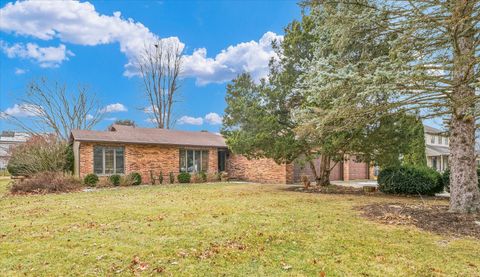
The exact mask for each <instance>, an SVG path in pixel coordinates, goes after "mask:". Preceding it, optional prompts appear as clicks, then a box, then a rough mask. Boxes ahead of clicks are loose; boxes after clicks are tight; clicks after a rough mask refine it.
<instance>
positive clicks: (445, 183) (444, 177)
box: [441, 168, 480, 192]
mask: <svg viewBox="0 0 480 277" xmlns="http://www.w3.org/2000/svg"><path fill="white" fill-rule="evenodd" d="M477 178H478V188H479V189H480V168H477ZM441 180H442V184H443V186H444V187H445V190H446V191H448V192H450V169H447V170H445V172H443V174H442V178H441Z"/></svg>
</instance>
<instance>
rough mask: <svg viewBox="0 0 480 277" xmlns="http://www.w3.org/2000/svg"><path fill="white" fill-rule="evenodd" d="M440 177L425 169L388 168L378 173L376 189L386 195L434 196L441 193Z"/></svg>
mask: <svg viewBox="0 0 480 277" xmlns="http://www.w3.org/2000/svg"><path fill="white" fill-rule="evenodd" d="M441 177H442V176H441V174H440V173H438V172H437V171H436V170H434V169H431V168H427V167H415V166H399V167H390V168H385V169H383V170H381V171H380V174H379V175H378V189H379V190H380V191H381V192H383V193H388V194H414V195H418V194H421V195H434V194H435V193H439V192H442V191H443V183H442V181H441Z"/></svg>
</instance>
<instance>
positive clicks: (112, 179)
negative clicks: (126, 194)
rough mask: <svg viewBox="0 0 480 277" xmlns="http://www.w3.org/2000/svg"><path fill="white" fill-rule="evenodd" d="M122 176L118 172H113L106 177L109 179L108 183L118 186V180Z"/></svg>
mask: <svg viewBox="0 0 480 277" xmlns="http://www.w3.org/2000/svg"><path fill="white" fill-rule="evenodd" d="M121 179H122V177H121V176H120V175H118V174H114V175H111V176H110V177H108V180H109V181H110V183H112V185H114V186H118V185H120V181H121Z"/></svg>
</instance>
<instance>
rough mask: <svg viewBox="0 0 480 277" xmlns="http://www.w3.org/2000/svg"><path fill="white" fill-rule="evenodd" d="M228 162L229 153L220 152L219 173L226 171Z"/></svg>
mask: <svg viewBox="0 0 480 277" xmlns="http://www.w3.org/2000/svg"><path fill="white" fill-rule="evenodd" d="M226 162H227V151H226V150H218V172H222V171H225V165H226Z"/></svg>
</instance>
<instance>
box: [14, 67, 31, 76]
mask: <svg viewBox="0 0 480 277" xmlns="http://www.w3.org/2000/svg"><path fill="white" fill-rule="evenodd" d="M27 71H28V70H26V69H23V68H15V75H22V74H25V73H27Z"/></svg>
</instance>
